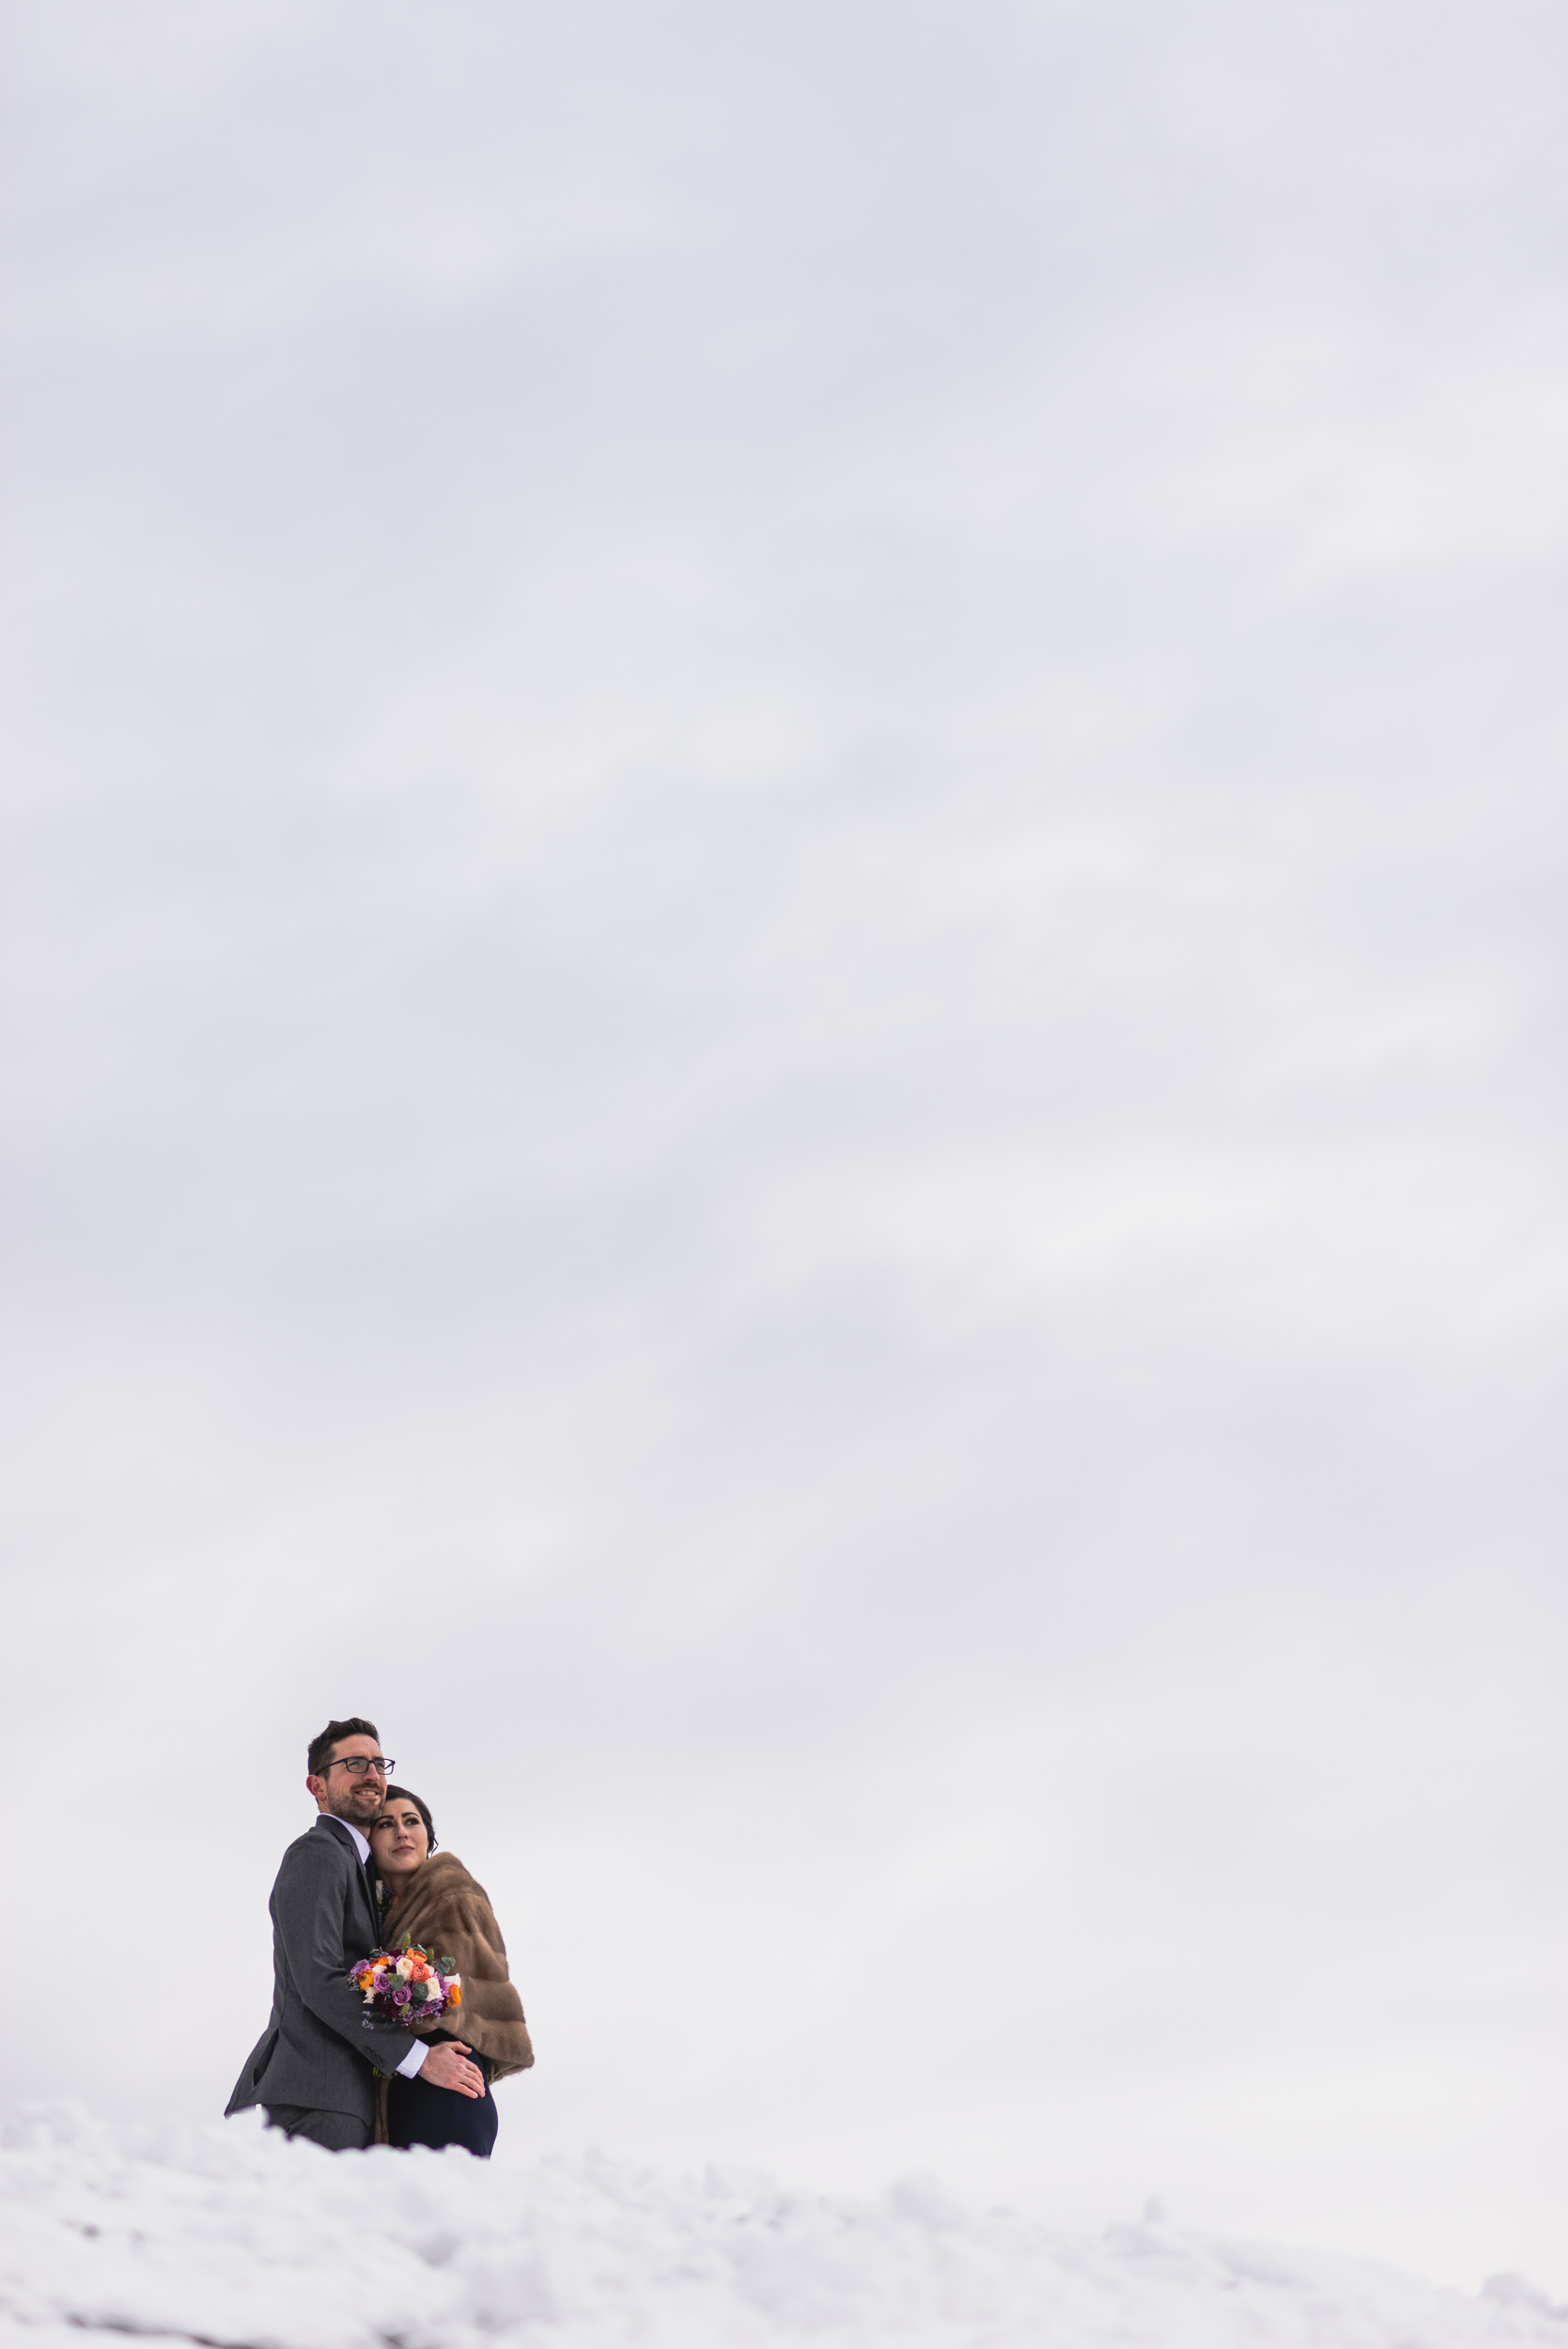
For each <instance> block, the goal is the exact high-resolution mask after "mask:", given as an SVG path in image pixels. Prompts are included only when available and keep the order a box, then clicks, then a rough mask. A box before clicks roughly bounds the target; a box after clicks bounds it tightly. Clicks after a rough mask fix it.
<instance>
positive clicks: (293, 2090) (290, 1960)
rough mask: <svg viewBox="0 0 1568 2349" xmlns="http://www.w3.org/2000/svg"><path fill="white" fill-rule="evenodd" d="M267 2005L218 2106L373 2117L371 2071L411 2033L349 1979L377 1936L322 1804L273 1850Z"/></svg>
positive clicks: (390, 2059)
mask: <svg viewBox="0 0 1568 2349" xmlns="http://www.w3.org/2000/svg"><path fill="white" fill-rule="evenodd" d="M271 1906H272V2015H271V2017H270V2018H269V2020H268V2024H267V2028H266V2030H264V2031H263V2032H262V2034H261V2036H260V2038H259V2039H258V2040H257V2041H256V2046H254V2047H253V2048H252V2049H251V2052H250V2054H249V2056H248V2057H247V2058H246V2061H245V2068H244V2070H243V2071H242V2072H241V2075H240V2077H239V2078H238V2080H237V2081H236V2082H235V2084H234V2093H233V2095H232V2096H231V2097H230V2098H229V2100H228V2103H227V2105H226V2106H225V2111H227V2112H242V2111H243V2110H244V2108H245V2107H246V2106H247V2105H303V2106H306V2107H308V2108H310V2109H311V2110H312V2111H315V2112H351V2113H352V2114H353V2115H354V2116H355V2118H356V2119H357V2120H361V2121H366V2122H372V2123H373V2122H374V2119H375V2111H376V2102H375V2099H376V2087H375V2078H374V2075H373V2073H372V2070H371V2066H372V2065H374V2066H375V2069H376V2071H378V2072H388V2073H391V2072H396V2069H397V2066H398V2065H399V2063H401V2062H402V2061H403V2059H404V2057H405V2056H406V2055H407V2054H408V2052H409V2049H410V2048H411V2046H414V2045H415V2042H414V2039H413V2037H412V2035H411V2032H409V2031H406V2030H399V2029H398V2028H397V2026H396V2023H383V2022H382V2021H381V2020H380V2016H379V2015H371V2014H370V2012H369V2010H368V2008H367V2007H366V2006H365V2000H364V1998H363V1997H362V1995H361V1994H360V1992H359V1991H357V1990H356V1989H355V1988H354V1986H353V1984H352V1983H350V1982H349V1967H350V1965H351V1964H352V1963H353V1962H354V1960H355V1959H356V1958H361V1957H368V1956H369V1954H370V1952H371V1951H372V1950H373V1949H375V1948H376V1947H377V1945H378V1943H379V1941H380V1926H379V1922H378V1920H377V1917H376V1913H375V1904H374V1901H373V1898H372V1895H371V1890H370V1883H369V1879H368V1877H367V1876H366V1875H365V1870H364V1869H363V1868H362V1867H361V1866H360V1860H359V1854H358V1852H357V1851H356V1850H355V1849H354V1839H353V1837H352V1836H351V1835H350V1834H349V1830H348V1828H346V1827H345V1826H344V1825H343V1824H342V1822H341V1821H340V1820H337V1819H333V1818H329V1817H328V1816H327V1814H326V1812H322V1814H321V1816H320V1817H319V1818H318V1820H317V1822H316V1824H315V1826H314V1827H312V1828H311V1829H310V1830H309V1832H308V1834H305V1835H302V1836H301V1837H300V1838H299V1841H298V1842H297V1843H290V1844H289V1846H288V1849H287V1851H286V1852H285V1853H284V1855H283V1865H282V1867H281V1868H280V1869H279V1870H278V1878H277V1882H276V1883H275V1884H274V1885H273V1887H272V1903H271Z"/></svg>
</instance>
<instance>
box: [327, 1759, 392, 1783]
mask: <svg viewBox="0 0 1568 2349" xmlns="http://www.w3.org/2000/svg"><path fill="white" fill-rule="evenodd" d="M396 1767H397V1765H396V1762H389V1761H388V1760H387V1759H386V1756H385V1755H384V1754H380V1753H345V1754H343V1755H341V1756H340V1757H339V1758H338V1760H337V1761H335V1762H329V1763H328V1764H327V1768H328V1769H329V1770H352V1772H353V1774H354V1776H355V1777H356V1778H363V1777H364V1776H365V1771H366V1770H374V1771H375V1773H376V1776H377V1777H378V1778H390V1777H391V1776H392V1773H393V1771H394V1770H395V1769H396Z"/></svg>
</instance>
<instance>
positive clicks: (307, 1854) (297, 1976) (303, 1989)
mask: <svg viewBox="0 0 1568 2349" xmlns="http://www.w3.org/2000/svg"><path fill="white" fill-rule="evenodd" d="M344 1864H345V1863H344V1862H343V1861H342V1860H340V1859H339V1858H338V1856H337V1854H336V1852H335V1850H334V1845H333V1844H332V1843H331V1842H330V1841H328V1840H327V1839H326V1838H325V1837H322V1836H312V1837H306V1838H304V1839H303V1840H302V1841H301V1842H300V1843H296V1844H295V1845H294V1846H293V1847H292V1849H291V1850H290V1851H289V1852H288V1853H287V1856H286V1858H285V1860H284V1865H283V1868H282V1871H281V1872H280V1874H279V1876H278V1880H277V1884H276V1887H275V1888H274V1890H273V1893H272V1918H273V1921H274V1923H275V1924H276V1926H277V1930H278V1936H279V1938H280V1939H281V1941H282V1943H283V1953H284V1957H285V1960H286V1962H287V1967H288V1970H289V1973H290V1974H291V1975H292V1976H293V1980H294V1987H295V1989H296V1990H297V1991H298V1992H299V1994H300V1997H301V1999H303V2002H304V2004H305V2005H306V2006H307V2007H308V2008H309V2009H310V2011H311V2013H312V2014H313V2015H315V2016H316V2018H317V2020H318V2022H321V2023H325V2025H326V2026H327V2029H328V2030H333V2031H335V2032H336V2033H337V2035H338V2037H339V2038H340V2039H346V2040H347V2041H348V2043H349V2046H351V2047H352V2048H353V2050H354V2052H355V2054H356V2055H362V2056H364V2057H365V2060H366V2061H368V2062H370V2063H373V2064H374V2065H375V2067H376V2069H377V2070H378V2071H379V2072H387V2073H392V2072H396V2070H397V2068H398V2066H399V2064H401V2063H403V2062H404V2061H406V2060H407V2058H408V2056H409V2053H410V2051H411V2048H412V2046H414V2042H413V2040H412V2038H411V2035H410V2033H409V2032H408V2031H406V2030H399V2029H398V2027H397V2025H396V2023H385V2022H383V2021H382V2020H381V2018H380V2015H371V2014H370V2013H369V2011H368V2009H367V2008H366V2006H365V2000H364V1999H363V1998H362V1996H361V1994H360V1993H359V1991H357V1990H356V1989H355V1988H354V1986H353V1984H352V1983H350V1981H349V1960H348V1958H347V1956H346V1955H345V1954H344V1949H343V1893H344V1883H343V1866H344Z"/></svg>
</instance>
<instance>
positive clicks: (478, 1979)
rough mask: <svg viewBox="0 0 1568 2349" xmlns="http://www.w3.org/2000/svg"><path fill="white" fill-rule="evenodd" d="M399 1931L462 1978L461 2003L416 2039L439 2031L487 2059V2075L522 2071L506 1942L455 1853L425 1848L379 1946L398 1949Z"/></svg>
mask: <svg viewBox="0 0 1568 2349" xmlns="http://www.w3.org/2000/svg"><path fill="white" fill-rule="evenodd" d="M405 1934H407V1935H408V1937H409V1938H410V1940H411V1941H418V1942H422V1943H423V1944H424V1946H425V1948H426V1949H427V1950H433V1951H434V1952H435V1953H436V1955H437V1956H438V1957H449V1958H451V1959H453V1960H454V1961H455V1963H456V1966H457V1969H458V1973H459V1974H460V1975H461V1976H462V1979H463V2002H462V2004H461V2006H458V2007H448V2009H447V2011H446V2013H445V2014H444V2015H442V2018H441V2020H440V2022H439V2023H431V2024H428V2025H427V2027H426V2029H425V2030H417V2028H416V2030H415V2036H416V2037H417V2038H421V2039H423V2038H427V2036H428V2035H429V2033H430V2032H431V2031H433V2030H441V2031H445V2032H447V2033H448V2034H449V2035H450V2036H451V2037H452V2038H454V2039H461V2040H463V2041H464V2042H465V2043H466V2044H467V2045H468V2046H471V2047H472V2048H473V2049H474V2053H475V2055H482V2056H484V2057H486V2058H487V2060H488V2061H489V2066H490V2077H491V2078H492V2079H498V2080H504V2079H506V2078H508V2077H510V2075H511V2074H512V2073H513V2072H526V2071H527V2069H528V2067H529V2065H530V2064H531V2063H532V2062H533V2061H534V2046H533V2042H532V2041H531V2040H530V2038H529V2036H528V2025H527V2022H526V2021H525V2020H524V2017H523V2012H522V2000H521V1999H520V1998H519V1996H518V1994H517V1990H516V1988H515V1986H514V1984H513V1983H512V1979H511V1976H510V1975H509V1974H508V1973H507V1971H506V1944H505V1941H504V1940H503V1939H502V1938H501V1927H500V1926H499V1925H498V1924H497V1923H496V1921H495V1911H494V1909H493V1908H491V1906H490V1904H489V1895H488V1894H487V1893H486V1890H485V1888H484V1886H483V1885H482V1884H476V1883H475V1882H474V1878H473V1877H472V1876H471V1875H469V1873H468V1870H467V1869H466V1868H465V1867H464V1866H463V1863H462V1861H461V1860H460V1859H458V1858H457V1857H456V1855H455V1854H454V1853H452V1852H449V1851H438V1852H432V1854H431V1855H430V1857H429V1859H427V1861H426V1862H425V1865H424V1866H423V1867H422V1868H420V1869H418V1870H417V1871H416V1872H415V1874H414V1875H413V1877H412V1878H411V1881H410V1884H409V1888H408V1890H407V1891H406V1892H404V1893H402V1894H401V1895H400V1896H399V1897H398V1898H397V1899H396V1900H395V1901H394V1902H393V1904H392V1906H391V1907H390V1908H389V1909H388V1910H387V1913H386V1921H385V1922H384V1923H383V1924H382V1926H381V1938H382V1941H383V1942H384V1944H385V1946H386V1947H387V1948H388V1949H389V1950H396V1949H399V1948H400V1947H401V1946H402V1941H403V1936H404V1935H405Z"/></svg>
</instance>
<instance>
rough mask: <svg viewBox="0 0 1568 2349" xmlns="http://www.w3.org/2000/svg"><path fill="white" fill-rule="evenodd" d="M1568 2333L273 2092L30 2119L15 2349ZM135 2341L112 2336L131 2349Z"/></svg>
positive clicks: (1284, 2346) (945, 2345)
mask: <svg viewBox="0 0 1568 2349" xmlns="http://www.w3.org/2000/svg"><path fill="white" fill-rule="evenodd" d="M84 2332H86V2333H95V2332H97V2333H117V2334H120V2335H127V2334H129V2335H135V2336H140V2337H143V2338H145V2339H147V2340H148V2341H153V2342H158V2343H163V2344H166V2349H180V2345H181V2344H189V2343H195V2344H199V2349H505V2344H506V2343H507V2342H510V2343H512V2344H513V2345H514V2349H620V2344H624V2343H630V2342H633V2341H635V2342H636V2343H638V2344H640V2349H789V2345H790V2344H801V2345H802V2349H803V2345H804V2344H807V2343H809V2344H811V2345H812V2349H850V2344H854V2349H867V2345H868V2344H873V2345H875V2344H881V2343H888V2344H892V2343H893V2342H898V2343H901V2344H905V2345H906V2349H1025V2345H1026V2344H1027V2349H1144V2344H1148V2345H1149V2349H1154V2345H1155V2344H1157V2345H1158V2349H1308V2344H1312V2345H1314V2349H1315V2345H1317V2344H1330V2343H1331V2344H1335V2345H1336V2349H1340V2345H1341V2344H1343V2349H1504V2344H1521V2349H1568V2310H1564V2309H1559V2308H1556V2307H1554V2306H1552V2305H1551V2303H1550V2302H1548V2301H1547V2300H1546V2299H1545V2298H1544V2297H1543V2295H1540V2294H1539V2293H1537V2292H1535V2291H1533V2290H1532V2289H1531V2287H1529V2285H1527V2284H1525V2283H1523V2282H1521V2281H1520V2280H1519V2279H1510V2278H1498V2279H1494V2281H1493V2282H1492V2283H1491V2284H1490V2285H1488V2286H1487V2288H1486V2290H1485V2291H1484V2292H1483V2293H1482V2294H1481V2295H1478V2296H1476V2297H1474V2298H1472V2297H1469V2296H1467V2295H1464V2294H1460V2293H1452V2292H1444V2291H1440V2290H1437V2289H1436V2288H1435V2287H1433V2286H1431V2285H1427V2284H1422V2283H1418V2282H1416V2281H1414V2280H1413V2279H1409V2278H1407V2277H1405V2276H1402V2275H1399V2274H1397V2273H1396V2272H1395V2271H1393V2270H1392V2269H1388V2268H1383V2267H1379V2266H1376V2265H1374V2264H1372V2263H1367V2262H1361V2261H1354V2260H1346V2259H1339V2258H1333V2257H1328V2256H1326V2255H1323V2254H1318V2253H1311V2252H1303V2251H1280V2250H1272V2249H1268V2248H1265V2247H1262V2246H1260V2245H1257V2244H1243V2243H1234V2242H1228V2241H1224V2240H1219V2239H1215V2238H1212V2237H1203V2236H1199V2235H1193V2234H1188V2233H1187V2232H1181V2231H1178V2230H1176V2229H1174V2228H1171V2227H1167V2226H1164V2225H1159V2224H1150V2225H1143V2226H1122V2227H1111V2228H1110V2229H1108V2230H1107V2232H1105V2233H1104V2234H1103V2235H1095V2236H1087V2235H1085V2236H1069V2235H1060V2234H1054V2233H1051V2232H1047V2231H1046V2230H1044V2229H1042V2228H1038V2227H1034V2226H1031V2225H1029V2224H1027V2223H1026V2222H1025V2221H1023V2220H1022V2219H1019V2218H1017V2217H1012V2216H1011V2215H1009V2214H1007V2213H1005V2212H1000V2211H992V2212H985V2213H982V2212H975V2211H970V2210H965V2209H963V2208H962V2207H960V2206H959V2205H958V2204H956V2203H955V2202H954V2201H951V2200H950V2199H949V2198H948V2197H947V2196H946V2195H945V2194H944V2193H942V2192H941V2190H940V2189H939V2188H938V2187H936V2186H932V2185H929V2184H926V2183H924V2182H922V2181H919V2180H914V2179H910V2180H906V2181H905V2182H904V2183H903V2184H901V2185H899V2186H894V2187H893V2188H892V2189H891V2190H890V2192H889V2193H888V2194H886V2195H885V2196H883V2197H882V2198H881V2199H880V2200H879V2201H841V2200H831V2199H829V2198H826V2197H821V2196H814V2195H800V2194H790V2193H784V2192H782V2191H781V2190H780V2189H778V2188H777V2187H775V2186H772V2185H770V2184H769V2183H768V2180H766V2179H764V2178H759V2177H757V2176H755V2175H753V2174H752V2173H750V2172H737V2171H727V2170H709V2171H708V2172H707V2173H706V2176H704V2177H701V2178H685V2179H672V2178H666V2177H660V2176H659V2175H657V2174H655V2173H653V2172H650V2171H648V2170H643V2169H639V2168H636V2167H633V2166H631V2165H629V2164H627V2163H621V2162H614V2161H610V2160H606V2159H603V2158H600V2157H598V2156H595V2157H590V2158H588V2159H582V2160H565V2159H562V2160H547V2161H544V2162H541V2163H540V2164H539V2165H538V2167H537V2168H536V2169H535V2170H531V2171H525V2170H511V2169H496V2168H490V2167H488V2166H487V2165H485V2164H482V2163H478V2162H474V2161H472V2160H470V2158H469V2157H468V2155H466V2154H461V2153H452V2154H446V2155H435V2154H427V2153H412V2154H394V2153H390V2152H388V2151H386V2150H385V2149H380V2150H377V2151H373V2152H370V2153H366V2154H349V2155H325V2154H322V2153H319V2152H318V2150H317V2149H316V2148H315V2147H314V2146H310V2145H304V2144H291V2143H289V2142H288V2141H287V2139H284V2138H282V2137H279V2136H277V2135H276V2134H272V2133H269V2132H267V2131H266V2130H264V2129H263V2127H262V2126H261V2125H260V2123H259V2119H258V2117H257V2116H254V2115H245V2116H243V2117H242V2118H241V2119H240V2120H238V2121H231V2122H226V2123H219V2124H216V2125H214V2126H211V2127H208V2128H197V2129H193V2128H185V2127H181V2126H178V2125H175V2124H168V2125H163V2126H156V2127H132V2126H116V2125H111V2124H109V2123H103V2122H100V2121H95V2120H93V2119H92V2118H90V2117H89V2115H88V2114H87V2113H86V2112H85V2111H84V2110H83V2109H82V2108H80V2107H77V2106H74V2105H50V2106H34V2107H29V2108H25V2109H24V2110H23V2111H22V2112H20V2113H18V2114H16V2115H15V2116H13V2117H12V2118H10V2119H8V2120H0V2349H84V2342H83V2334H84ZM104 2349H108V2344H105V2345H104Z"/></svg>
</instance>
